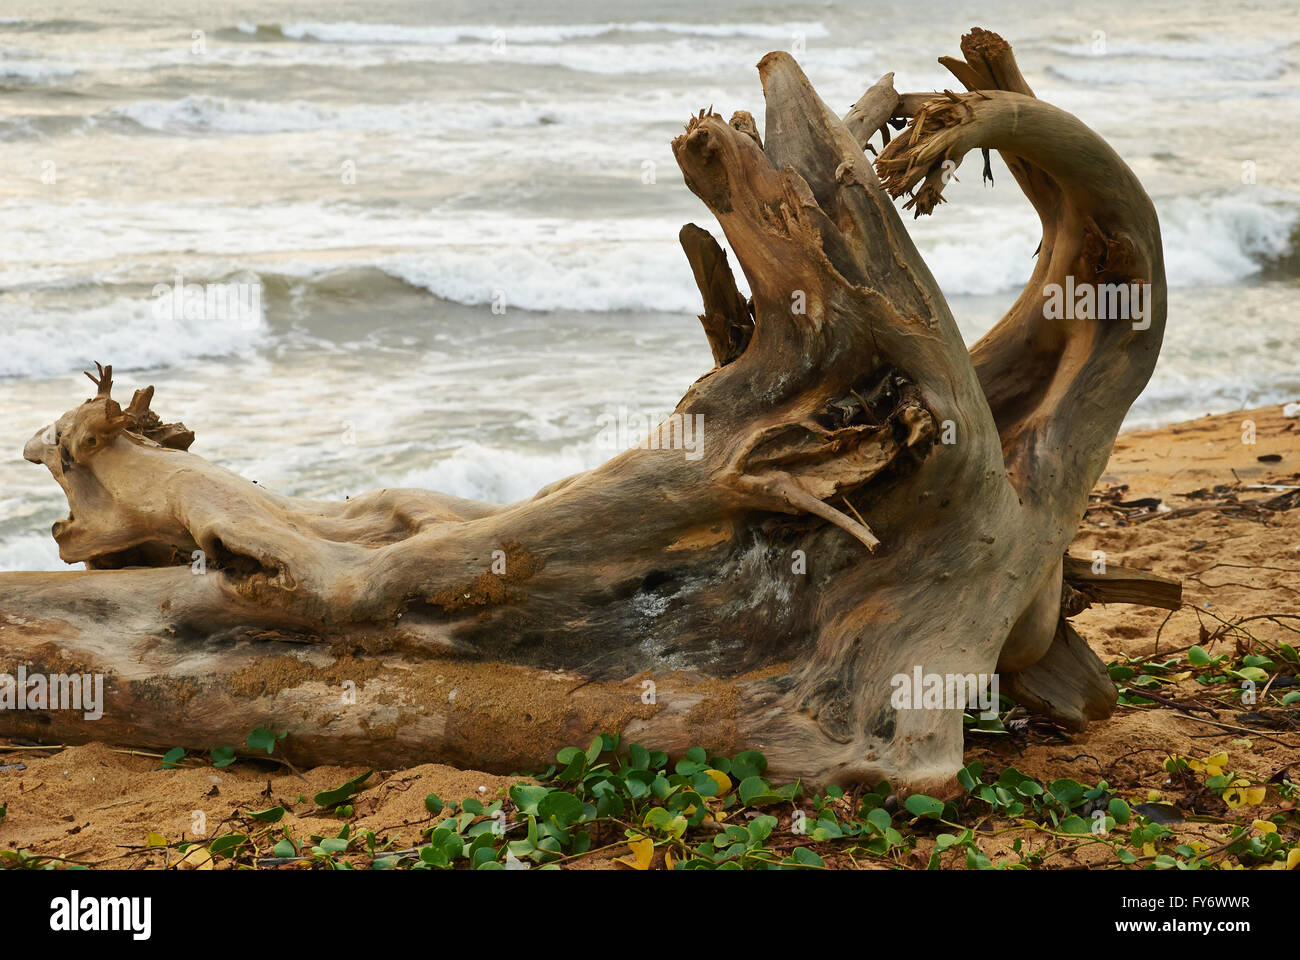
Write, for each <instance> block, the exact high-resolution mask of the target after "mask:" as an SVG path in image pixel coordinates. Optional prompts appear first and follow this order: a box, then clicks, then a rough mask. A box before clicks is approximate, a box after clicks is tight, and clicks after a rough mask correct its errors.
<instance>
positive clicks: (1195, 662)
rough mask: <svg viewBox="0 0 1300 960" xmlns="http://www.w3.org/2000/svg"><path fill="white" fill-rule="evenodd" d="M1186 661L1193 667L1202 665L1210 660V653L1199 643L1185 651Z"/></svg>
mask: <svg viewBox="0 0 1300 960" xmlns="http://www.w3.org/2000/svg"><path fill="white" fill-rule="evenodd" d="M1187 662H1188V663H1190V664H1191V665H1192V666H1194V667H1203V666H1205V665H1206V664H1207V663H1209V662H1210V655H1209V654H1208V653H1206V652H1205V648H1204V647H1202V646H1201V645H1200V644H1197V645H1196V646H1194V647H1192V648H1191V649H1190V650H1188V651H1187Z"/></svg>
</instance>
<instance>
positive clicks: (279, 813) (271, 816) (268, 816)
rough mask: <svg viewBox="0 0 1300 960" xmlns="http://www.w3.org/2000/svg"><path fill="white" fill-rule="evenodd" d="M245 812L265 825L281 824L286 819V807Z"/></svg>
mask: <svg viewBox="0 0 1300 960" xmlns="http://www.w3.org/2000/svg"><path fill="white" fill-rule="evenodd" d="M245 812H246V813H247V815H248V816H250V817H252V818H253V819H254V820H260V821H262V822H263V823H279V822H280V821H281V820H282V819H284V807H268V808H267V809H265V810H248V811H245Z"/></svg>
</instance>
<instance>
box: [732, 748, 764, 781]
mask: <svg viewBox="0 0 1300 960" xmlns="http://www.w3.org/2000/svg"><path fill="white" fill-rule="evenodd" d="M766 771H767V757H765V756H763V755H762V754H761V753H759V752H758V751H757V750H745V751H743V752H741V753H738V754H736V755H735V756H734V757H732V758H731V779H733V780H748V779H749V778H750V777H761V776H762V775H763V774H764V773H765V772H766Z"/></svg>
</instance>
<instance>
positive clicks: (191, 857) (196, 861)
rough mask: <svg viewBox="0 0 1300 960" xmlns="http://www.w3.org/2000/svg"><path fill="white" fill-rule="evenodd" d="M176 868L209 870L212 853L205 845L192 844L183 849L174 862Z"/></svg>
mask: <svg viewBox="0 0 1300 960" xmlns="http://www.w3.org/2000/svg"><path fill="white" fill-rule="evenodd" d="M176 869H177V870H211V869H212V854H211V853H210V852H208V848H207V847H199V846H194V847H190V848H189V849H188V850H186V851H185V856H183V857H181V858H180V860H179V861H178V862H177V864H176Z"/></svg>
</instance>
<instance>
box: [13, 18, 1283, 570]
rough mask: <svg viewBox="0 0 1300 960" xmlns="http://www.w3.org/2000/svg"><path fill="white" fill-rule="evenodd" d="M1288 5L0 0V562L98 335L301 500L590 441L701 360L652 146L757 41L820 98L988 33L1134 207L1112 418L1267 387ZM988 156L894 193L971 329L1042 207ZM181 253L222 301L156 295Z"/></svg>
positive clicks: (223, 451) (670, 395) (221, 443)
mask: <svg viewBox="0 0 1300 960" xmlns="http://www.w3.org/2000/svg"><path fill="white" fill-rule="evenodd" d="M1296 24H1297V10H1296V7H1295V4H1294V3H1245V4H1222V3H1217V2H1213V3H1212V2H1208V0H1190V2H1188V0H1181V2H1178V3H1165V2H1157V3H1140V4H1134V3H1130V2H1123V3H1121V2H1117V0H1100V2H1097V3H1092V4H1088V5H1087V7H1086V12H1084V9H1083V8H1082V7H1081V6H1080V5H1077V4H1064V3H1062V4H1052V3H1038V4H1032V5H1029V4H1024V3H1021V2H1016V3H1011V2H1006V0H984V2H980V3H978V4H973V3H948V2H942V0H913V2H910V3H906V4H904V3H840V2H834V3H789V2H784V3H775V2H752V0H750V2H738V0H725V2H719V0H709V2H707V3H687V2H683V0H667V2H659V3H655V4H653V5H651V4H630V3H629V4H616V3H595V2H580V0H535V2H529V3H522V2H519V3H504V2H501V0H476V2H473V3H470V2H465V0H447V2H436V3H419V2H414V0H371V2H368V3H365V4H361V3H356V2H342V0H313V2H311V3H307V2H300V0H268V2H262V3H247V4H245V3H187V2H167V3H158V2H156V0H155V2H151V3H146V2H143V0H121V2H114V3H109V2H99V3H88V2H84V0H42V2H39V3H37V2H18V0H0V93H2V96H0V165H2V168H3V170H4V171H5V174H6V175H5V176H4V177H3V178H0V211H3V222H4V231H3V240H2V241H0V243H3V258H2V263H0V569H5V570H13V569H58V568H60V567H62V566H64V565H63V564H62V563H61V562H60V560H59V558H58V554H57V549H56V546H55V543H54V540H53V538H52V537H51V536H50V532H49V528H50V524H51V523H53V522H54V521H55V520H57V519H59V518H61V517H63V516H64V515H65V514H66V512H67V504H66V501H65V500H64V498H63V495H62V493H61V491H60V490H59V488H58V486H57V485H56V484H55V483H54V481H53V480H52V479H51V477H50V476H49V475H48V473H47V471H45V470H44V469H43V468H41V467H38V466H35V465H33V464H30V463H27V462H25V461H24V460H23V459H22V455H21V451H22V447H23V444H24V443H25V442H26V440H27V439H28V438H29V437H30V436H31V435H32V434H34V433H35V432H37V431H38V430H39V429H41V428H42V427H43V426H44V425H46V424H48V423H50V422H51V421H52V420H53V419H54V418H56V417H57V416H58V415H60V414H61V413H63V412H64V411H65V410H68V409H70V408H72V407H74V406H76V405H77V404H78V403H79V402H80V401H81V400H83V399H85V398H86V397H88V396H90V395H91V394H92V393H93V388H92V387H91V385H90V384H89V382H88V381H86V379H85V378H84V377H83V376H82V374H81V371H82V370H84V369H88V368H90V369H93V361H96V360H98V361H100V362H103V363H111V364H113V367H114V372H115V376H116V380H117V390H116V396H117V397H118V398H119V399H120V400H122V401H123V402H125V401H126V400H128V399H129V398H130V392H131V390H133V389H134V388H136V387H139V386H143V385H145V384H148V383H152V384H154V385H155V386H156V387H157V395H156V398H155V401H154V409H155V410H157V411H158V412H159V413H160V414H161V415H162V416H163V417H164V418H165V419H168V420H173V419H181V420H183V421H184V422H185V423H186V424H187V425H188V426H189V427H190V428H192V429H193V430H194V431H195V432H196V434H197V440H196V442H195V444H194V446H193V448H192V449H193V451H194V452H195V453H198V454H201V455H202V456H204V457H207V458H209V459H211V460H213V461H216V462H218V463H221V464H223V465H225V466H227V467H229V468H231V469H234V470H236V471H238V472H239V473H241V474H242V475H244V476H246V477H248V478H249V479H252V480H256V481H258V482H259V483H261V484H264V485H266V486H269V487H273V488H275V489H278V490H281V491H283V492H285V493H289V494H294V495H299V496H310V497H320V498H342V497H344V496H347V495H351V494H356V493H359V492H361V491H363V490H367V489H371V488H376V487H382V486H421V487H429V488H433V489H438V490H443V491H447V492H450V493H454V494H458V495H460V496H464V497H471V498H475V499H483V500H492V501H499V502H509V501H512V500H515V499H519V498H522V497H526V496H530V495H531V494H533V493H534V492H535V491H536V490H537V489H538V488H539V487H541V486H542V485H544V484H545V483H548V482H550V481H552V480H555V479H558V478H560V477H563V476H565V475H567V474H569V473H573V472H576V471H578V470H582V469H586V468H589V467H592V466H595V465H597V464H599V463H601V462H602V461H604V460H606V459H608V458H609V457H610V456H612V455H613V453H614V452H616V451H615V450H611V449H607V444H605V443H604V442H603V441H602V440H601V435H602V423H606V424H607V423H608V421H609V418H610V417H611V416H618V415H620V412H622V413H623V414H627V415H630V416H652V415H654V414H662V413H667V412H669V411H671V409H672V407H673V406H674V405H675V403H676V402H677V400H678V399H679V398H680V397H681V395H682V394H683V392H684V391H685V389H686V388H687V386H689V384H690V383H691V382H692V381H693V380H694V379H696V378H697V377H698V376H699V375H700V374H702V373H703V372H705V371H706V370H708V369H709V368H710V366H711V365H712V363H711V358H710V355H709V351H708V347H707V344H706V342H705V339H704V335H703V333H702V331H701V329H700V326H699V323H698V321H697V320H696V318H695V312H696V311H697V310H698V309H699V296H698V293H697V292H696V289H695V286H694V283H693V282H692V279H691V273H690V270H689V268H688V266H687V264H686V261H685V258H684V256H683V255H682V253H681V251H680V248H679V247H678V244H677V231H678V229H679V228H680V226H681V225H682V224H683V223H686V222H688V221H693V222H695V223H698V224H699V225H700V226H703V227H705V228H706V229H709V230H711V231H712V232H713V233H714V234H715V236H717V237H718V238H719V239H720V240H721V239H722V234H721V230H720V229H719V228H718V226H717V224H716V222H715V221H714V220H713V218H712V217H711V216H710V215H709V214H708V212H707V210H706V209H705V208H704V206H703V205H702V204H701V203H700V202H699V201H698V200H697V199H696V198H695V197H694V196H693V195H691V194H690V192H689V191H688V190H687V189H686V187H685V185H684V184H683V182H682V178H681V175H680V173H679V172H678V170H677V167H676V164H675V163H674V162H673V159H672V155H671V152H670V149H669V142H670V141H671V139H672V138H673V137H674V136H675V135H676V134H677V133H679V132H680V131H681V130H682V126H683V124H684V122H685V120H686V119H687V117H688V116H689V115H690V114H691V113H692V112H697V111H698V110H699V109H700V108H702V107H708V106H713V108H714V109H715V110H717V111H718V112H720V113H722V114H723V115H724V116H729V115H730V114H731V112H732V111H733V110H737V109H745V110H749V111H750V112H751V113H753V114H754V115H755V117H756V118H757V119H758V122H759V128H760V129H762V108H763V101H762V93H761V89H760V87H759V83H758V77H757V73H756V71H755V69H754V65H755V64H756V62H757V61H758V60H759V58H760V57H761V56H762V55H763V54H764V53H765V52H767V51H769V50H773V49H786V50H791V51H792V52H794V53H795V55H796V57H797V59H798V60H799V61H800V63H801V64H802V65H803V67H804V69H805V71H806V72H807V74H808V75H809V77H810V79H811V80H812V82H813V83H814V85H815V86H816V87H817V89H818V91H819V93H820V94H821V96H822V97H823V99H824V100H826V102H827V103H829V104H831V105H832V106H835V107H837V108H838V109H841V110H847V109H848V107H849V106H850V105H851V104H852V103H853V102H854V101H855V100H856V99H857V98H858V96H860V95H861V93H862V92H863V91H864V90H865V89H866V88H867V87H868V86H869V85H870V84H871V83H873V82H874V81H875V80H876V79H877V78H878V77H879V76H880V75H881V74H882V73H884V72H886V71H890V70H892V71H894V72H895V85H896V87H897V88H898V89H899V90H900V91H912V90H942V89H944V88H945V87H948V88H951V87H954V86H956V82H955V80H953V79H952V78H951V77H950V76H949V75H948V74H947V72H946V71H945V70H944V69H943V68H942V67H941V66H940V65H939V64H938V63H936V60H935V58H936V57H938V56H940V55H944V54H950V55H955V54H957V53H958V42H959V39H960V36H961V34H962V33H963V32H965V31H966V30H967V29H969V28H970V27H971V26H974V25H979V26H984V27H987V28H989V29H992V30H996V31H998V32H1000V33H1001V34H1002V35H1003V36H1005V37H1006V38H1007V39H1008V40H1010V41H1011V43H1012V44H1013V46H1014V47H1015V50H1016V54H1017V57H1018V59H1019V62H1020V65H1021V68H1022V70H1023V72H1024V73H1025V76H1026V77H1027V79H1028V80H1029V82H1030V84H1031V85H1032V86H1033V87H1034V89H1035V92H1036V93H1037V94H1038V96H1040V97H1041V98H1043V99H1045V100H1047V101H1050V102H1051V103H1054V104H1056V105H1057V106H1060V107H1062V108H1064V109H1066V110H1069V111H1070V112H1072V113H1074V114H1076V115H1077V116H1079V117H1080V118H1082V119H1083V120H1084V121H1085V122H1087V123H1088V124H1089V125H1091V126H1092V127H1093V128H1094V129H1096V130H1097V131H1099V132H1100V133H1101V134H1102V135H1103V136H1104V137H1106V138H1107V139H1108V140H1109V141H1110V143H1111V144H1112V145H1113V146H1114V147H1115V149H1116V150H1117V151H1118V152H1119V153H1120V155H1121V156H1123V157H1124V159H1125V160H1126V161H1127V162H1128V163H1129V165H1130V166H1132V167H1133V169H1134V170H1135V171H1136V172H1137V174H1138V176H1139V177H1140V179H1141V180H1142V182H1143V183H1144V184H1145V185H1146V188H1147V190H1148V192H1149V193H1150V194H1151V196H1152V198H1153V200H1154V201H1155V205H1156V208H1157V210H1158V212H1159V215H1160V220H1161V227H1162V230H1163V234H1164V244H1165V258H1166V265H1167V271H1168V280H1169V284H1170V292H1169V322H1168V330H1167V333H1166V336H1165V347H1164V352H1163V355H1162V357H1161V359H1160V363H1159V366H1158V367H1157V369H1156V372H1155V375H1154V377H1153V379H1152V381H1151V383H1150V385H1149V386H1148V388H1147V390H1146V391H1145V393H1144V394H1143V395H1142V396H1141V398H1140V399H1139V400H1138V401H1137V403H1136V405H1135V406H1134V408H1133V410H1132V413H1131V415H1130V418H1129V420H1128V423H1127V426H1128V427H1129V428H1136V427H1145V426H1152V425H1156V424H1160V423H1166V422H1171V421H1175V420H1181V419H1187V418H1191V417H1196V416H1200V415H1202V414H1205V413H1212V412H1223V411H1228V410H1233V409H1237V408H1240V407H1245V406H1252V405H1260V404H1264V403H1273V402H1283V401H1287V400H1294V399H1296V397H1297V395H1300V365H1297V362H1296V357H1297V346H1298V345H1300V334H1297V324H1296V318H1295V310H1296V307H1295V304H1296V303H1297V294H1298V293H1300V253H1297V243H1298V242H1300V168H1297V165H1296V164H1295V163H1294V155H1295V151H1296V147H1297V144H1300V69H1298V66H1297V64H1298V56H1300V43H1298V42H1297V29H1296ZM993 165H994V176H995V185H994V186H993V187H991V188H990V187H987V186H984V185H982V184H981V182H980V177H979V168H978V164H974V165H971V164H967V165H966V166H965V167H964V168H963V171H962V172H961V174H959V176H961V182H959V183H956V184H953V185H951V186H950V187H949V189H948V190H947V191H946V196H947V197H948V200H949V203H947V204H945V205H943V206H942V207H940V208H939V209H938V210H937V211H936V213H935V215H934V216H933V217H931V218H922V219H921V220H916V221H912V220H908V223H909V226H910V228H911V229H912V231H913V236H914V237H915V238H916V241H917V244H918V246H919V248H920V249H921V251H922V254H923V255H924V256H925V258H926V260H927V262H928V263H929V265H930V267H931V269H932V271H933V272H934V274H935V276H936V278H937V279H938V281H939V283H940V285H941V286H942V288H943V290H944V292H945V293H946V295H947V296H948V298H949V302H950V304H951V307H952V310H953V313H954V314H955V315H956V317H957V319H958V321H959V323H960V324H961V326H962V331H963V333H964V334H965V335H966V336H967V338H968V341H969V342H973V341H974V340H975V339H976V338H978V337H979V336H980V335H981V334H982V333H983V332H984V331H986V330H987V329H988V328H989V327H990V326H991V325H992V324H993V323H995V322H996V320H997V319H998V317H1000V316H1001V314H1002V312H1003V311H1004V310H1005V309H1006V307H1007V306H1009V305H1010V303H1011V301H1012V300H1013V299H1014V297H1015V295H1016V293H1017V292H1018V291H1019V289H1020V287H1021V286H1022V285H1023V283H1024V282H1025V280H1026V279H1027V278H1028V276H1029V274H1030V270H1031V266H1032V262H1033V261H1032V257H1033V253H1034V249H1035V247H1036V246H1037V243H1038V237H1039V234H1038V228H1037V223H1036V220H1035V217H1034V215H1033V213H1032V211H1031V209H1030V207H1029V205H1028V203H1027V202H1026V201H1025V200H1024V198H1023V197H1022V196H1021V195H1020V193H1019V191H1018V190H1017V189H1016V187H1015V185H1014V181H1013V180H1012V178H1011V177H1010V175H1009V174H1008V173H1007V172H1006V169H1005V167H1003V166H1002V165H1001V163H1000V161H998V160H997V158H994V161H993ZM733 262H734V261H733ZM217 283H221V284H237V285H242V286H241V287H239V289H241V290H244V291H245V292H247V291H249V290H253V291H255V292H256V300H257V306H258V309H256V310H255V311H253V312H251V313H243V314H240V315H238V316H230V315H226V316H224V317H222V316H218V315H214V314H213V312H212V311H211V310H196V311H186V310H185V309H180V310H174V309H173V310H165V309H164V310H160V308H159V304H160V301H161V300H163V299H165V298H166V297H167V296H168V294H167V293H166V292H165V291H166V289H175V288H176V287H177V286H184V285H186V284H217ZM160 291H161V292H160ZM191 313H193V314H196V315H190V314H191Z"/></svg>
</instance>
